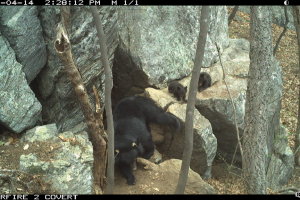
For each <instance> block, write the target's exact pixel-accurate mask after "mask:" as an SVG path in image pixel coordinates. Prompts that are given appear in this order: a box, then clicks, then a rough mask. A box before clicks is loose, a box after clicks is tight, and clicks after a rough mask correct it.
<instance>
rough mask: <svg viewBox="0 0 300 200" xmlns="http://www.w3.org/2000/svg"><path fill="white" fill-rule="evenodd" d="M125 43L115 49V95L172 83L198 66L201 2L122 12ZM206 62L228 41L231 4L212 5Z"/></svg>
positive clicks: (214, 57) (121, 26)
mask: <svg viewBox="0 0 300 200" xmlns="http://www.w3.org/2000/svg"><path fill="white" fill-rule="evenodd" d="M118 15H119V24H120V31H119V34H120V45H119V46H118V48H117V50H116V54H115V60H114V67H113V74H114V85H115V91H114V94H115V95H116V96H117V97H116V98H118V100H120V99H121V98H123V97H124V95H131V94H136V93H142V92H143V90H144V88H145V87H148V86H149V85H155V86H156V87H159V88H164V87H166V83H167V82H168V81H170V80H174V79H180V78H182V77H185V76H188V75H189V74H190V73H191V71H192V68H193V63H194V59H195V52H196V47H197V46H196V45H197V41H198V35H199V20H200V15H201V7H197V6H196V7H195V6H179V7H174V6H163V7H161V6H151V7H137V8H134V9H127V8H125V7H122V8H120V9H119V11H118ZM209 20H210V22H211V23H209V24H210V25H209V31H208V37H207V43H206V47H205V53H204V60H203V66H204V67H208V66H210V65H211V64H212V63H214V62H215V61H216V60H217V51H216V48H215V44H214V43H215V42H217V43H218V44H219V46H220V47H221V52H222V51H223V49H224V48H226V47H227V46H228V26H227V11H226V7H225V6H211V7H210V13H209Z"/></svg>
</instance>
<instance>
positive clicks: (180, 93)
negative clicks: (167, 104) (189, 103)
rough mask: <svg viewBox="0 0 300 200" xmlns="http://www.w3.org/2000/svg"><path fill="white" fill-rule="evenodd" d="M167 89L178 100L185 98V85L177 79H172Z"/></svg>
mask: <svg viewBox="0 0 300 200" xmlns="http://www.w3.org/2000/svg"><path fill="white" fill-rule="evenodd" d="M168 90H169V92H170V93H173V94H174V96H175V97H176V98H177V100H178V101H180V100H181V101H182V100H185V95H186V92H187V86H186V87H183V85H182V84H181V83H179V82H177V81H173V82H171V83H170V84H169V86H168Z"/></svg>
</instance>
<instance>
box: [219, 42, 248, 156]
mask: <svg viewBox="0 0 300 200" xmlns="http://www.w3.org/2000/svg"><path fill="white" fill-rule="evenodd" d="M215 45H216V48H217V51H218V55H219V58H220V64H221V66H222V70H223V81H224V82H225V85H226V89H227V92H228V94H229V97H230V100H231V104H232V109H233V114H234V123H235V129H236V135H237V140H238V144H239V147H240V152H241V156H242V159H243V150H242V145H241V141H240V134H239V128H238V125H237V122H236V110H235V106H234V102H233V100H232V97H231V94H230V92H229V89H228V85H227V82H226V75H225V69H224V67H223V64H222V60H221V54H220V49H219V47H218V45H217V43H216V42H215Z"/></svg>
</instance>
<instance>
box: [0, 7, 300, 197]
mask: <svg viewBox="0 0 300 200" xmlns="http://www.w3.org/2000/svg"><path fill="white" fill-rule="evenodd" d="M228 10H229V11H231V10H232V9H230V8H229V9H228ZM237 16H238V17H239V18H242V19H243V20H242V21H236V20H235V21H233V22H232V23H231V25H230V27H229V36H230V38H244V39H247V40H249V33H250V25H249V21H250V17H249V15H248V14H244V13H241V12H237ZM272 30H273V45H274V46H275V44H276V41H277V39H278V37H279V35H280V34H281V32H282V30H283V28H282V27H279V26H276V25H274V24H273V25H272ZM276 59H277V60H278V61H279V62H280V64H281V66H282V71H283V98H282V109H281V113H280V114H281V121H282V124H283V125H284V126H285V127H286V128H287V130H288V141H289V145H290V147H291V148H292V149H294V140H295V136H294V134H295V131H296V123H297V112H298V96H299V85H300V84H299V78H298V76H299V72H300V71H299V63H298V55H297V40H296V33H295V31H291V30H287V32H286V33H285V35H284V36H283V38H282V39H281V42H280V45H279V48H278V50H277V53H276ZM19 137H20V136H17V135H16V134H12V133H9V132H4V133H0V194H3V193H5V191H3V190H2V188H4V187H3V186H6V185H7V183H5V184H6V185H5V184H4V185H1V184H2V180H3V179H6V180H8V178H7V177H12V178H14V180H13V181H14V182H15V188H16V191H15V192H14V193H15V194H24V193H28V188H29V189H30V191H31V192H30V193H36V194H47V193H48V194H51V193H53V192H55V191H51V190H50V189H49V185H50V183H44V182H42V181H41V179H40V177H39V176H38V175H35V176H33V175H28V174H24V173H23V172H20V171H14V172H13V171H12V170H18V166H19V162H20V160H19V158H20V155H22V154H24V153H25V152H27V153H36V154H37V155H38V156H39V157H40V158H42V159H44V160H50V159H51V156H53V151H51V144H49V143H43V144H41V143H32V144H30V145H29V147H28V149H26V150H24V146H23V144H20V143H19ZM7 170H8V171H7ZM134 174H135V176H136V179H137V184H136V185H135V186H129V185H127V184H126V180H125V179H124V178H123V177H122V175H121V174H120V173H119V171H118V170H116V174H115V177H116V180H115V193H127V194H144V193H150V194H152V193H173V190H172V189H171V188H172V187H169V186H170V185H172V186H173V185H175V184H176V183H177V179H176V177H169V178H168V179H166V180H161V176H159V174H152V175H151V178H149V173H145V171H144V170H143V169H142V168H141V167H138V170H137V171H135V172H134ZM226 174H227V166H226V164H224V163H222V162H220V161H217V160H216V161H214V163H213V178H211V179H209V180H207V182H208V183H209V184H211V186H213V187H214V188H215V190H216V192H217V193H218V194H237V193H245V189H244V187H243V182H242V179H241V178H240V176H239V175H238V174H236V173H235V174H231V173H230V174H229V175H228V178H227V176H226ZM6 175H7V176H6ZM8 181H9V180H8ZM139 182H140V184H138V183H139ZM141 182H142V184H141ZM22 183H23V184H22ZM24 183H27V186H28V188H26V185H24ZM166 185H168V187H166ZM1 187H2V188H1ZM286 187H294V188H300V168H299V167H296V169H295V170H294V175H293V177H292V178H291V180H290V181H289V183H288V185H286ZM190 193H193V191H190ZM268 193H276V191H272V190H270V189H269V190H268Z"/></svg>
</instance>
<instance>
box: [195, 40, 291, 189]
mask: <svg viewBox="0 0 300 200" xmlns="http://www.w3.org/2000/svg"><path fill="white" fill-rule="evenodd" d="M222 63H223V66H224V68H225V73H226V81H227V84H228V87H229V91H230V93H231V96H232V98H233V101H234V104H235V108H236V115H237V124H238V128H239V133H240V138H242V136H243V133H244V116H245V101H246V89H247V75H248V70H249V64H250V59H249V42H248V41H246V40H231V41H230V45H229V48H228V49H225V50H224V53H223V55H222ZM271 68H272V72H273V74H272V82H271V83H270V84H271V85H272V86H273V87H272V89H271V96H272V100H271V101H270V102H271V103H270V105H269V109H268V137H267V152H266V157H267V163H266V170H268V173H269V175H268V180H269V184H270V187H273V188H274V187H275V185H276V186H277V187H278V186H279V185H284V184H286V183H287V180H289V178H290V177H291V173H292V171H293V165H294V161H293V156H292V155H291V149H290V147H289V146H288V144H287V142H286V141H284V138H286V133H285V132H283V131H278V130H281V129H280V126H281V125H280V120H279V117H280V115H279V114H280V109H281V97H282V73H281V67H280V65H279V63H278V62H277V61H276V60H275V59H274V58H273V64H272V66H271ZM203 71H206V72H208V73H210V74H211V76H212V81H213V85H212V86H211V87H209V88H208V89H206V90H204V91H203V92H201V93H198V94H197V99H196V105H195V106H196V108H197V109H198V110H199V111H200V113H201V114H202V115H203V116H204V117H205V118H207V119H208V120H209V121H210V123H211V125H212V129H213V133H214V134H215V136H216V138H217V141H218V152H219V155H221V156H222V157H224V158H225V160H226V161H227V162H228V163H231V160H232V158H233V155H234V151H235V149H236V147H237V135H236V130H235V123H234V111H233V109H232V105H231V100H230V98H229V95H228V93H227V89H226V86H225V83H224V82H223V81H222V76H223V72H222V68H221V65H220V63H216V64H214V65H212V66H211V67H210V68H209V69H203ZM235 159H236V164H238V165H241V163H242V159H241V155H240V151H239V148H238V149H237V154H236V156H235ZM275 172H276V173H280V176H276V177H274V173H275ZM283 177H284V178H283Z"/></svg>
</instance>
